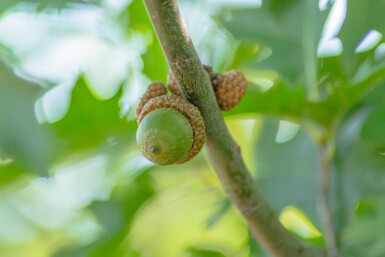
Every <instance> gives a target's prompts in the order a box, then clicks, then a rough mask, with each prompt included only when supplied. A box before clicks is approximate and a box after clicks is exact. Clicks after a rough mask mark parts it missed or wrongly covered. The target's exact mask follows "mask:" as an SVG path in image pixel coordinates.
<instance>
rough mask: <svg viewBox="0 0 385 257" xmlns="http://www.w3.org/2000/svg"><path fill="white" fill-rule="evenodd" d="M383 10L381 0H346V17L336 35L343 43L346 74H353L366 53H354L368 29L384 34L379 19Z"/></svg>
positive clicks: (384, 4) (384, 6) (382, 24)
mask: <svg viewBox="0 0 385 257" xmlns="http://www.w3.org/2000/svg"><path fill="white" fill-rule="evenodd" d="M383 10H385V2H384V1H383V0H371V1H357V0H354V1H347V13H346V18H345V22H344V24H343V26H342V28H341V31H340V33H339V34H338V37H339V38H340V39H341V40H342V43H343V53H342V54H343V61H344V65H345V68H347V69H348V70H349V72H348V74H350V75H351V74H353V72H354V71H355V70H356V69H357V68H358V66H359V65H360V63H361V62H362V60H363V59H364V58H365V57H366V56H367V54H368V53H366V54H365V53H364V54H355V53H354V51H355V49H356V47H357V46H358V44H359V43H360V42H361V40H362V39H363V37H364V36H365V35H366V34H367V33H368V32H369V31H370V30H377V31H378V32H380V33H382V35H385V24H384V23H383V22H382V20H381V19H379V17H382V16H383V14H384V11H383Z"/></svg>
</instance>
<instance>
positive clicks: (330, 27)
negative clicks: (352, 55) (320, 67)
mask: <svg viewBox="0 0 385 257" xmlns="http://www.w3.org/2000/svg"><path fill="white" fill-rule="evenodd" d="M327 3H328V1H326V0H322V1H321V2H320V8H321V9H323V8H324V7H325V5H326V4H327ZM346 5H347V1H346V0H335V1H334V4H333V7H332V8H331V10H330V13H329V16H328V19H327V20H326V22H325V25H324V30H323V32H322V38H321V40H320V42H319V44H318V50H317V53H318V56H320V57H328V56H336V55H339V54H341V53H342V50H343V47H342V42H341V40H340V39H338V38H337V34H338V32H339V31H340V29H341V27H342V24H343V22H344V20H345V17H346Z"/></svg>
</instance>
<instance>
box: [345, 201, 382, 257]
mask: <svg viewBox="0 0 385 257" xmlns="http://www.w3.org/2000/svg"><path fill="white" fill-rule="evenodd" d="M365 201H366V202H367V203H369V202H370V203H371V204H370V205H371V206H373V208H372V210H371V214H370V215H365V216H361V217H356V218H355V220H354V221H353V223H352V224H350V225H349V226H348V227H347V228H346V229H345V230H344V233H343V241H344V243H345V244H346V245H347V246H349V253H350V254H351V255H350V256H357V257H358V256H368V257H382V256H383V255H384V251H385V245H384V241H385V237H384V233H383V231H384V229H385V220H384V219H383V217H384V215H385V205H384V202H385V197H384V196H383V195H377V196H374V197H370V198H368V199H366V200H365Z"/></svg>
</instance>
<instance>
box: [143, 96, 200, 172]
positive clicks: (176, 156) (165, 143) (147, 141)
mask: <svg viewBox="0 0 385 257" xmlns="http://www.w3.org/2000/svg"><path fill="white" fill-rule="evenodd" d="M137 121H138V123H139V127H138V131H137V134H136V140H137V143H138V146H139V149H140V151H141V152H142V153H143V155H144V156H145V157H146V158H147V159H149V160H150V161H152V162H154V163H157V164H160V165H169V164H174V163H184V162H187V161H188V160H190V159H191V158H193V157H194V156H196V155H197V154H198V153H199V152H200V150H201V149H202V147H203V145H204V142H205V137H206V134H205V126H204V121H203V118H202V115H201V114H200V112H199V110H198V108H197V107H196V106H194V105H192V104H191V103H189V102H188V101H187V100H185V99H184V98H183V97H180V96H176V95H161V96H156V97H153V98H151V99H149V100H148V101H147V102H146V103H145V104H144V106H143V107H142V108H141V109H140V111H139V114H138V115H137Z"/></svg>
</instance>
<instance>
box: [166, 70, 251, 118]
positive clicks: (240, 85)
mask: <svg viewBox="0 0 385 257" xmlns="http://www.w3.org/2000/svg"><path fill="white" fill-rule="evenodd" d="M203 68H204V69H205V70H206V72H207V73H208V75H209V76H210V80H211V85H212V86H213V89H214V93H215V96H216V98H217V102H218V105H219V108H221V110H223V111H228V110H231V109H232V108H234V107H235V106H236V105H237V104H238V103H239V102H240V101H241V99H242V97H243V96H244V95H245V92H246V88H247V80H246V78H245V76H244V75H243V73H242V72H240V71H238V70H231V71H228V72H224V73H218V74H217V73H215V72H214V71H213V70H212V68H211V67H210V66H208V65H203ZM167 85H168V88H169V89H170V91H171V92H172V93H173V94H175V95H181V92H180V90H179V87H178V84H177V82H176V80H175V76H174V74H173V73H172V71H171V70H170V71H169V73H168V75H167Z"/></svg>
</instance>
